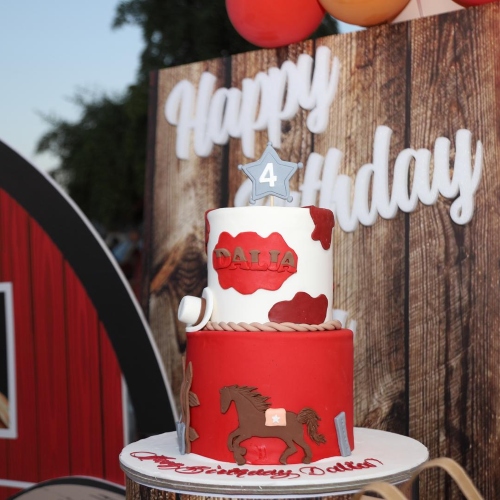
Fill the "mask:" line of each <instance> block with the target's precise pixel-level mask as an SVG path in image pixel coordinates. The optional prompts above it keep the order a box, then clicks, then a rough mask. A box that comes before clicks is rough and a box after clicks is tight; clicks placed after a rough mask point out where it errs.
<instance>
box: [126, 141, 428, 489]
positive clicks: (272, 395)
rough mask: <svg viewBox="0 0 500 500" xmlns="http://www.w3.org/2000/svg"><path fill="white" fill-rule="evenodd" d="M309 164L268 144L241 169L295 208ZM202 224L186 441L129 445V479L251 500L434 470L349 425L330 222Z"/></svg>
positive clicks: (224, 211) (257, 218) (346, 337)
mask: <svg viewBox="0 0 500 500" xmlns="http://www.w3.org/2000/svg"><path fill="white" fill-rule="evenodd" d="M299 166H300V165H299V164H292V163H289V162H283V161H281V160H280V159H279V157H278V156H277V154H276V152H275V151H274V150H273V149H272V148H271V146H270V145H269V146H268V148H267V149H266V151H265V152H264V154H263V156H262V157H261V159H260V160H259V161H257V162H254V163H252V164H249V165H246V166H244V167H240V168H241V169H243V170H244V171H245V172H246V173H247V175H248V176H249V177H250V179H251V180H252V183H253V193H252V200H251V201H255V200H256V199H258V198H260V197H264V196H272V197H274V196H277V197H280V198H283V199H286V200H290V193H289V186H288V180H289V178H290V176H291V175H292V174H293V172H294V171H295V169H296V168H298V167H299ZM205 219H206V221H205V227H206V231H205V235H206V238H205V243H206V249H207V266H208V283H207V286H206V288H205V289H204V291H203V293H202V297H189V296H188V297H184V298H183V299H182V301H181V303H180V306H179V319H180V320H181V321H182V322H184V323H186V325H187V326H186V332H187V350H186V356H185V362H184V379H183V383H182V387H181V394H180V401H181V407H182V412H181V416H180V419H179V422H178V424H177V432H170V433H165V434H161V435H159V436H151V437H150V438H146V439H144V440H141V441H137V442H135V443H132V444H130V445H128V446H127V447H126V448H125V449H124V450H123V451H122V454H121V455H120V462H121V465H122V468H123V470H124V471H125V472H126V474H127V476H128V477H129V478H131V479H133V480H134V481H135V482H138V483H140V484H144V485H147V486H149V487H154V488H160V489H166V490H168V491H178V492H189V493H195V492H199V493H202V494H217V495H221V494H224V495H237V496H245V495H250V496H252V497H261V496H280V495H286V496H289V495H290V494H293V495H294V496H296V495H298V494H307V495H311V494H325V493H332V492H349V491H354V490H356V489H357V488H359V487H360V486H361V485H363V484H368V483H369V482H370V481H373V480H376V479H381V478H385V479H387V480H390V481H391V482H394V483H397V482H401V481H406V480H408V478H409V474H411V472H412V471H413V470H414V469H415V468H416V467H418V466H419V465H420V464H421V463H423V462H424V461H425V460H427V457H428V452H427V449H426V448H425V447H424V446H423V445H421V444H420V443H418V442H416V441H414V440H413V439H410V438H406V437H404V436H397V435H395V434H391V433H387V432H383V431H377V430H371V429H359V428H357V429H353V333H352V331H350V330H346V329H342V326H341V325H340V323H339V322H338V321H335V320H333V319H332V311H333V304H332V302H333V247H332V231H333V227H334V217H333V213H332V212H331V211H330V210H328V209H322V208H317V207H301V208H299V207H275V206H255V207H239V208H221V209H216V210H209V211H208V212H207V213H206V215H205ZM306 464H311V465H306ZM283 480H285V481H283Z"/></svg>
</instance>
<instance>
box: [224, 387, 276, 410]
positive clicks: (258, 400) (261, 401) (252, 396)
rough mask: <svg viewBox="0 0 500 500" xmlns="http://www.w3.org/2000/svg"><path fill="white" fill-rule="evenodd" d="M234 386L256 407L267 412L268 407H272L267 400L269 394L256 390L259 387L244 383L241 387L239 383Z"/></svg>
mask: <svg viewBox="0 0 500 500" xmlns="http://www.w3.org/2000/svg"><path fill="white" fill-rule="evenodd" d="M233 388H234V389H235V390H236V391H237V392H238V393H239V394H241V395H242V396H244V397H245V398H246V399H248V401H250V403H252V404H253V405H254V406H255V409H257V410H259V411H262V412H265V411H266V410H267V409H268V408H270V407H271V403H269V402H268V401H267V400H268V399H269V397H268V396H263V395H262V394H260V393H258V392H254V391H256V390H257V387H248V386H247V385H242V386H241V387H240V386H238V385H233Z"/></svg>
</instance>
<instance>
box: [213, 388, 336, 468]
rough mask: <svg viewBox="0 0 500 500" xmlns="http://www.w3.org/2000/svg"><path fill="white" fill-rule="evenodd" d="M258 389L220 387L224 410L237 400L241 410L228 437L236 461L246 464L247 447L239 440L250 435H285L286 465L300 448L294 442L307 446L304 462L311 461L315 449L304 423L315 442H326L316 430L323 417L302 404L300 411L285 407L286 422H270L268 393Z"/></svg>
mask: <svg viewBox="0 0 500 500" xmlns="http://www.w3.org/2000/svg"><path fill="white" fill-rule="evenodd" d="M256 391H257V388H256V387H247V386H241V387H240V386H238V385H231V386H228V387H223V388H222V389H221V390H220V409H221V412H222V413H226V412H227V410H228V409H229V407H230V406H231V403H232V402H233V401H234V404H235V406H236V411H237V413H238V422H239V427H238V428H237V429H235V430H234V431H233V432H231V433H230V434H229V437H228V440H227V445H228V448H229V450H230V451H232V452H233V456H234V459H235V461H236V463H237V464H238V465H243V464H244V463H245V462H246V460H245V458H244V455H245V454H246V452H247V450H246V448H243V447H242V446H240V443H241V442H242V441H244V440H245V439H249V438H251V437H276V438H280V439H282V440H283V441H284V442H285V443H286V445H287V448H286V449H285V451H284V452H283V454H282V455H281V456H280V462H281V463H282V464H284V465H286V463H287V459H288V457H289V456H290V455H293V454H294V453H295V452H296V451H297V447H296V446H295V444H297V445H299V446H300V447H301V448H302V449H303V450H304V458H303V459H302V462H303V463H305V464H308V463H310V462H311V458H312V452H311V448H310V446H309V445H308V444H307V443H306V441H305V439H304V431H303V428H302V425H303V424H306V425H307V433H308V434H309V437H310V438H311V439H312V440H313V441H314V442H315V443H316V444H321V443H325V442H326V440H325V437H324V436H323V435H322V434H318V432H317V429H318V421H319V420H321V419H320V418H319V416H318V414H317V413H316V412H315V411H314V410H313V409H312V408H303V409H302V410H301V411H300V412H299V413H298V414H297V413H294V412H291V411H286V425H280V424H278V425H273V424H271V425H269V424H268V423H266V410H268V409H270V407H271V403H269V402H268V399H269V398H268V397H266V396H262V394H259V393H258V392H256ZM275 418H276V417H275ZM274 422H276V420H274ZM294 443H295V444H294Z"/></svg>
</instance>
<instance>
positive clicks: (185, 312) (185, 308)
mask: <svg viewBox="0 0 500 500" xmlns="http://www.w3.org/2000/svg"><path fill="white" fill-rule="evenodd" d="M202 308H203V302H202V299H200V298H199V297H193V296H192V295H186V296H185V297H183V298H182V300H181V303H180V304H179V310H178V312H177V318H178V319H179V321H182V322H183V323H186V325H194V324H195V323H196V321H197V320H198V318H199V317H200V314H201V310H202Z"/></svg>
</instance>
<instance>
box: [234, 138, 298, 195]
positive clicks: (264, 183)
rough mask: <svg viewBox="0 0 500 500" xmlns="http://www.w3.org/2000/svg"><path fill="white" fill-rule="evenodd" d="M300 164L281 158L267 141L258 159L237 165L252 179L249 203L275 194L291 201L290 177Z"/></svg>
mask: <svg viewBox="0 0 500 500" xmlns="http://www.w3.org/2000/svg"><path fill="white" fill-rule="evenodd" d="M302 166H303V165H302V163H292V162H290V161H283V160H281V159H280V157H279V156H278V153H276V151H275V150H274V148H273V146H272V144H271V143H270V142H268V143H267V147H266V149H265V150H264V153H263V154H262V156H261V157H260V159H259V160H257V161H254V162H253V163H247V164H246V165H239V166H238V169H239V170H243V172H245V174H246V175H247V176H248V178H249V179H250V180H251V181H252V195H251V197H250V203H251V204H252V205H253V204H254V203H255V201H256V200H259V199H260V198H265V197H266V196H276V197H278V198H282V199H283V200H286V201H288V202H291V201H292V199H293V198H292V196H290V178H291V177H292V175H293V174H294V173H295V172H296V171H297V168H302Z"/></svg>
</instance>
